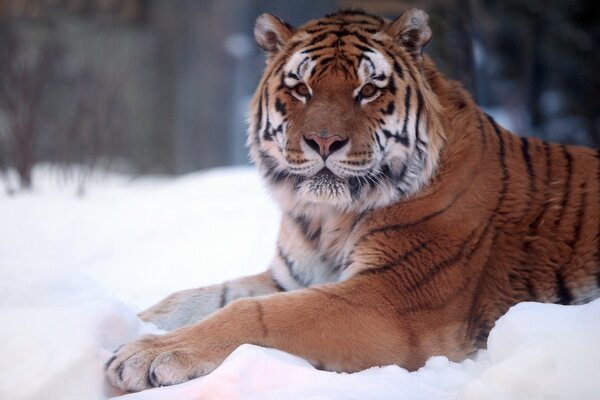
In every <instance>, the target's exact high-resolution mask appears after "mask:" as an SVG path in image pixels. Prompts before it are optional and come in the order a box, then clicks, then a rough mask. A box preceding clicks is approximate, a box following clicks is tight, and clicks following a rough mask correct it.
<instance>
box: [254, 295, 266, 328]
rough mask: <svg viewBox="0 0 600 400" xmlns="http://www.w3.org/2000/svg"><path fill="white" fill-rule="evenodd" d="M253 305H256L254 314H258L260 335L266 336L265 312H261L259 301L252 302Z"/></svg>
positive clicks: (261, 307)
mask: <svg viewBox="0 0 600 400" xmlns="http://www.w3.org/2000/svg"><path fill="white" fill-rule="evenodd" d="M254 304H256V313H257V314H258V323H259V324H260V328H261V330H262V334H263V336H268V335H269V329H268V328H267V325H266V324H265V312H264V310H263V306H262V304H260V301H257V300H255V301H254Z"/></svg>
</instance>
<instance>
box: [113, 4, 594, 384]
mask: <svg viewBox="0 0 600 400" xmlns="http://www.w3.org/2000/svg"><path fill="white" fill-rule="evenodd" d="M431 35H432V32H431V28H430V27H429V22H428V15H427V14H426V13H425V12H423V11H421V10H418V9H411V10H408V11H405V12H404V13H402V15H400V16H399V17H398V18H397V19H395V20H393V21H392V20H388V19H385V18H382V17H379V16H377V15H372V14H370V13H367V12H364V11H356V10H342V11H339V12H336V13H333V14H329V15H326V16H325V17H323V18H320V19H315V20H311V21H309V22H307V23H306V24H304V25H302V26H300V27H299V28H295V27H293V26H292V25H290V24H288V23H286V22H284V21H282V20H280V19H279V18H277V17H275V16H273V15H270V14H263V15H261V16H259V17H258V19H257V21H256V26H255V38H256V41H257V43H258V45H259V46H260V47H261V48H262V49H263V50H264V52H265V55H266V57H265V58H266V66H265V69H264V73H263V76H262V79H261V80H260V83H259V85H258V87H257V89H256V92H255V95H254V97H253V99H252V101H251V107H250V113H249V117H248V119H249V124H248V125H249V129H248V146H249V152H250V156H251V158H252V160H253V161H254V163H255V164H256V166H257V169H258V171H259V174H260V175H261V176H262V178H263V180H264V182H265V184H266V187H267V188H268V191H269V192H270V194H271V195H272V197H273V198H274V199H275V202H276V203H277V205H278V207H279V208H280V210H281V214H282V217H281V225H280V231H279V236H278V239H277V244H276V246H275V251H274V257H273V260H272V262H271V264H270V265H269V268H268V269H267V271H266V272H263V273H260V274H258V275H253V276H249V277H244V278H240V279H237V280H232V281H228V282H225V283H223V284H219V285H213V286H208V287H203V288H196V289H191V290H186V291H182V292H177V293H174V294H172V295H170V296H169V297H167V298H166V299H164V300H163V301H161V302H159V303H158V304H157V305H154V306H152V307H151V308H149V309H148V310H146V311H143V312H141V313H140V314H139V316H140V318H141V319H142V320H144V321H149V322H152V323H154V324H156V325H157V326H158V327H159V328H162V329H165V330H167V331H168V333H166V334H164V335H149V336H143V337H141V338H139V339H137V340H135V341H133V342H131V343H128V344H125V345H124V346H122V347H120V348H119V349H118V350H117V351H116V352H115V354H114V355H113V356H112V357H111V358H110V359H109V360H108V362H107V363H106V366H105V368H106V373H107V376H108V378H109V381H110V382H111V383H112V384H113V385H114V386H116V387H118V388H121V389H123V390H127V391H139V390H143V389H147V388H151V387H156V386H162V385H172V384H177V383H180V382H184V381H187V380H190V379H192V378H195V377H199V376H203V375H206V374H208V373H210V372H211V371H213V370H214V369H215V368H216V367H218V366H219V365H220V364H221V363H222V362H223V360H224V359H225V358H226V357H227V356H228V355H229V354H230V353H231V352H232V351H233V350H234V349H236V348H237V347H238V346H240V345H242V344H244V343H250V344H254V345H259V346H264V347H268V348H275V349H279V350H283V351H286V352H288V353H291V354H295V355H298V356H300V357H302V358H304V359H306V360H308V361H309V362H310V363H311V364H312V365H314V366H315V367H316V368H318V369H322V370H327V371H343V372H355V371H360V370H364V369H366V368H369V367H372V366H381V365H390V364H395V365H399V366H401V367H403V368H406V369H407V370H416V369H418V368H420V367H421V366H422V365H424V363H425V362H426V360H427V359H428V358H429V357H431V356H436V355H443V356H445V357H447V358H448V359H450V360H453V361H459V360H463V359H465V358H466V357H469V356H470V355H471V354H472V353H473V352H474V351H476V350H477V349H479V348H482V347H485V346H486V339H487V336H488V334H489V332H490V330H491V328H492V327H493V326H494V323H495V321H496V320H497V319H498V318H499V317H500V316H502V315H503V314H504V313H505V312H506V311H507V310H508V309H509V308H510V307H511V306H513V305H515V304H516V303H519V302H524V301H538V302H549V303H557V304H563V305H568V304H580V303H585V302H588V301H591V300H593V299H595V298H597V297H599V296H600V289H599V287H600V152H599V151H598V150H594V149H591V148H586V147H578V146H571V145H560V144H550V143H547V142H545V141H542V140H539V139H537V138H533V137H523V136H522V137H519V136H516V135H514V134H512V133H511V132H509V131H508V130H506V129H504V128H503V127H501V126H500V125H499V124H498V123H497V122H496V121H495V120H494V118H492V117H491V116H489V115H487V114H486V113H484V112H483V111H482V109H481V108H479V107H478V106H477V104H476V103H475V102H474V100H473V99H472V97H471V96H470V95H469V94H468V93H467V92H466V90H465V89H464V88H463V87H462V85H461V84H460V83H458V82H456V81H453V80H450V79H448V78H446V77H445V76H444V75H443V74H442V73H440V72H439V71H438V70H437V69H436V66H435V65H434V63H433V61H432V60H431V59H430V57H429V56H428V55H426V54H424V53H423V48H424V47H425V45H426V44H427V43H428V42H429V41H430V39H431Z"/></svg>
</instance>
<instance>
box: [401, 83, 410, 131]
mask: <svg viewBox="0 0 600 400" xmlns="http://www.w3.org/2000/svg"><path fill="white" fill-rule="evenodd" d="M410 95H411V87H410V86H407V87H406V93H405V94H404V124H403V125H402V134H406V133H407V129H408V128H407V126H408V125H407V124H408V115H409V114H410Z"/></svg>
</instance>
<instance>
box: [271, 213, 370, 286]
mask: <svg viewBox="0 0 600 400" xmlns="http://www.w3.org/2000/svg"><path fill="white" fill-rule="evenodd" d="M283 218H284V219H283V221H282V226H281V232H280V237H279V246H280V248H281V251H282V252H284V253H285V254H287V255H288V261H289V263H288V265H287V267H288V268H290V269H291V271H290V272H291V273H292V274H295V275H296V277H297V278H299V280H300V281H301V283H302V284H305V285H306V286H311V285H316V284H322V283H328V282H337V281H339V280H340V276H341V274H342V272H343V270H344V267H345V264H346V260H347V258H348V255H349V254H350V253H351V252H352V249H353V246H354V243H355V242H356V240H357V233H356V232H355V228H356V225H357V218H358V217H357V215H355V214H344V215H342V216H339V215H327V214H321V215H316V216H311V217H304V216H303V217H292V216H289V215H288V216H284V217H283Z"/></svg>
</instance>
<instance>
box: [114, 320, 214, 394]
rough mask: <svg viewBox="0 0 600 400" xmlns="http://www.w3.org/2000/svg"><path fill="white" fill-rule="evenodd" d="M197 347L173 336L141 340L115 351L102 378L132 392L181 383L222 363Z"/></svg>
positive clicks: (189, 340) (174, 334)
mask: <svg viewBox="0 0 600 400" xmlns="http://www.w3.org/2000/svg"><path fill="white" fill-rule="evenodd" d="M182 336H183V337H182ZM201 347H202V346H199V345H198V343H195V342H194V341H193V340H192V339H190V338H186V337H185V335H179V334H177V332H173V333H172V334H167V335H164V336H145V337H142V338H140V339H138V340H136V341H134V342H132V343H129V344H126V345H124V346H122V347H121V348H119V349H117V351H116V352H115V355H114V356H113V357H112V358H111V359H110V360H108V362H107V363H106V366H105V368H106V374H107V376H108V379H109V381H110V383H111V384H112V385H114V386H116V387H118V388H120V389H123V390H127V391H134V392H135V391H140V390H144V389H149V388H152V387H158V386H167V385H174V384H177V383H181V382H185V381H188V380H190V379H193V378H196V377H198V376H202V375H205V374H207V373H209V372H211V371H212V370H213V369H215V368H216V367H217V366H218V364H219V363H220V361H222V360H219V359H220V358H221V357H220V356H216V355H215V354H210V352H203V351H202V348H201ZM202 353H204V354H202Z"/></svg>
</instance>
